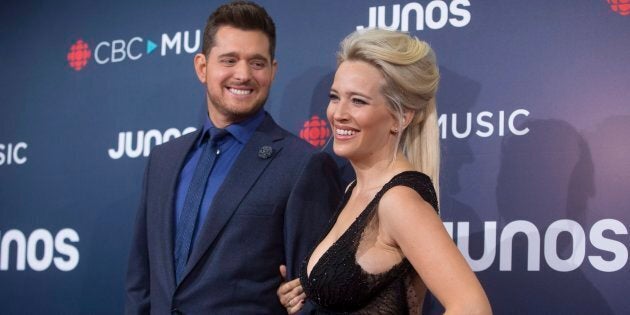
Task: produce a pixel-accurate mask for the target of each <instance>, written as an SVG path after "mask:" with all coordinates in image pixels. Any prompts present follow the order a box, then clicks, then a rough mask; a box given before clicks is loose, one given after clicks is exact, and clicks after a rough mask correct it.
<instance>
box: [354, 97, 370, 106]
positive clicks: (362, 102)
mask: <svg viewBox="0 0 630 315" xmlns="http://www.w3.org/2000/svg"><path fill="white" fill-rule="evenodd" d="M352 103H353V104H359V105H365V104H367V102H366V101H364V100H362V99H358V98H353V99H352Z"/></svg>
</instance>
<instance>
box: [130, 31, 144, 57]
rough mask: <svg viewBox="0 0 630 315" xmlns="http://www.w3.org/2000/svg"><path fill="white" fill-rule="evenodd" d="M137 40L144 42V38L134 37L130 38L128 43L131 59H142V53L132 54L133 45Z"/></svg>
mask: <svg viewBox="0 0 630 315" xmlns="http://www.w3.org/2000/svg"><path fill="white" fill-rule="evenodd" d="M135 42H139V43H142V38H140V37H134V38H132V39H131V40H129V43H127V57H129V59H131V60H138V59H140V57H142V53H139V54H137V55H132V54H131V46H132V45H133V43H135ZM140 51H142V49H140Z"/></svg>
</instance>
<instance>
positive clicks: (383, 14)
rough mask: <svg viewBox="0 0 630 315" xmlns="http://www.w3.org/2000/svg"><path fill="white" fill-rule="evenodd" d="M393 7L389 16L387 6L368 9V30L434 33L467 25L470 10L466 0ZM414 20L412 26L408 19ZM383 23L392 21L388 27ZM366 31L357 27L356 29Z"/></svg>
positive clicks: (411, 3)
mask: <svg viewBox="0 0 630 315" xmlns="http://www.w3.org/2000/svg"><path fill="white" fill-rule="evenodd" d="M400 6H401V5H400V4H394V5H392V6H391V9H390V10H389V13H388V7H387V6H384V5H383V6H379V7H370V9H369V13H368V15H369V17H368V18H369V21H368V26H367V28H376V27H378V28H384V29H389V30H401V31H403V32H407V31H409V30H410V29H412V30H416V31H421V30H424V28H425V26H426V27H428V28H429V29H433V30H437V29H441V28H443V27H445V26H446V25H447V24H450V25H451V26H454V27H464V26H466V25H468V23H470V11H468V10H467V9H466V8H467V7H470V1H468V0H452V1H450V3H448V4H447V2H446V1H443V0H433V1H430V2H429V3H427V4H426V5H425V6H422V4H420V3H418V2H409V3H407V4H405V5H404V6H403V7H402V11H401V7H400ZM410 17H415V22H416V23H415V25H413V24H412V22H411V18H410ZM386 21H391V22H390V24H387V22H386ZM364 28H366V27H365V26H363V25H357V30H361V29H364Z"/></svg>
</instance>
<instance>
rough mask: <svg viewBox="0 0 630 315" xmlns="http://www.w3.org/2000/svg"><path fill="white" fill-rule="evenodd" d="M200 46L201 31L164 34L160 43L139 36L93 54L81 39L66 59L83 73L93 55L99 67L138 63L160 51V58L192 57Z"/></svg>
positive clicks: (104, 45) (114, 42)
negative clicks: (171, 54)
mask: <svg viewBox="0 0 630 315" xmlns="http://www.w3.org/2000/svg"><path fill="white" fill-rule="evenodd" d="M200 45H201V30H195V31H192V32H191V31H183V32H177V33H175V34H172V35H171V34H167V33H163V34H162V36H161V38H160V41H158V43H156V42H155V41H153V40H150V39H147V38H143V37H140V36H134V37H132V38H129V39H114V40H111V41H102V42H99V43H98V44H96V46H95V47H94V53H93V54H92V51H91V50H90V48H89V45H88V44H87V43H86V42H84V41H83V40H81V39H79V40H78V41H76V42H75V43H74V44H73V45H72V46H71V47H70V51H69V52H68V54H67V56H66V58H67V60H68V65H70V67H72V68H73V69H74V70H76V71H80V70H81V69H83V68H84V67H85V66H86V65H87V63H88V61H89V60H90V57H92V55H93V56H94V61H95V62H96V63H97V64H99V65H105V64H108V63H117V62H122V61H127V60H129V61H136V60H138V59H140V58H142V57H144V56H146V55H149V54H152V53H153V52H154V51H156V50H157V49H158V48H159V51H160V56H166V55H167V54H168V53H169V52H172V51H174V53H175V54H176V55H179V54H181V53H182V51H185V52H186V53H189V54H193V53H196V52H197V51H198V50H199V47H200Z"/></svg>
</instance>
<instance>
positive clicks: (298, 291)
mask: <svg viewBox="0 0 630 315" xmlns="http://www.w3.org/2000/svg"><path fill="white" fill-rule="evenodd" d="M280 276H282V281H283V282H282V283H281V284H280V287H278V291H276V294H277V295H278V299H279V300H280V303H281V304H282V306H284V307H285V308H286V309H287V313H289V314H295V313H297V312H298V311H300V310H301V309H302V307H304V301H305V299H306V294H304V290H303V289H302V284H300V279H299V278H298V279H293V280H291V281H288V282H287V267H286V266H285V265H280Z"/></svg>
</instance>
